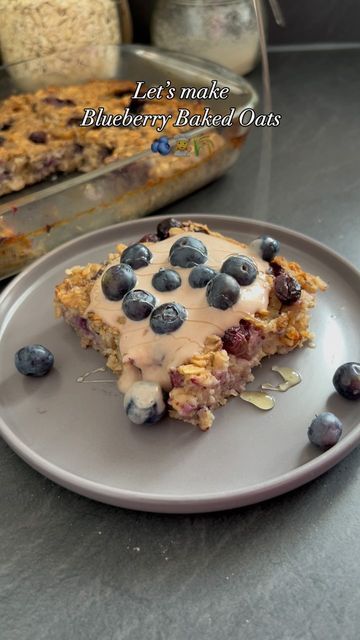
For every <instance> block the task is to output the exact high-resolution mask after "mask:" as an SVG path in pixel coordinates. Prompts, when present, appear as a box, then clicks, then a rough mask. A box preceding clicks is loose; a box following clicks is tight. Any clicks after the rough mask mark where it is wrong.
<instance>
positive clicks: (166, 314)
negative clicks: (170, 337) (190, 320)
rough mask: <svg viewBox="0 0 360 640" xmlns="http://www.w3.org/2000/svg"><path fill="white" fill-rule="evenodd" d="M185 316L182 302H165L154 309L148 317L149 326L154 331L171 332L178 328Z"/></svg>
mask: <svg viewBox="0 0 360 640" xmlns="http://www.w3.org/2000/svg"><path fill="white" fill-rule="evenodd" d="M186 317H187V313H186V309H185V307H183V306H182V304H179V303H177V302H167V303H166V304H161V305H160V306H159V307H156V309H154V311H153V312H152V314H151V317H150V327H151V328H152V330H153V331H154V333H159V334H164V333H172V332H173V331H177V329H180V327H181V325H182V324H183V322H184V321H185V320H186Z"/></svg>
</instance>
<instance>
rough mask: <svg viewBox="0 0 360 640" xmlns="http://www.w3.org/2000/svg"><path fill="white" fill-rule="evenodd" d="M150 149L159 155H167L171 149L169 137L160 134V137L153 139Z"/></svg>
mask: <svg viewBox="0 0 360 640" xmlns="http://www.w3.org/2000/svg"><path fill="white" fill-rule="evenodd" d="M151 151H152V152H153V153H160V155H162V156H167V155H169V153H170V151H171V146H170V144H169V138H168V137H167V136H161V138H158V139H157V140H154V142H153V143H152V145H151Z"/></svg>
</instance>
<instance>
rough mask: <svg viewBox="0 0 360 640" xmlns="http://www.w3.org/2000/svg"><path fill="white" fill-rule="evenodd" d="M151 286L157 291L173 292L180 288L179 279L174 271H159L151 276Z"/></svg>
mask: <svg viewBox="0 0 360 640" xmlns="http://www.w3.org/2000/svg"><path fill="white" fill-rule="evenodd" d="M151 284H152V286H153V287H154V289H156V290H157V291H173V290H174V289H177V288H178V287H180V286H181V278H180V275H179V274H178V272H177V271H174V269H160V270H159V271H158V272H157V273H155V274H154V275H153V278H152V281H151Z"/></svg>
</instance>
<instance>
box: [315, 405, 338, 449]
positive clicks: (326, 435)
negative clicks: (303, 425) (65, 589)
mask: <svg viewBox="0 0 360 640" xmlns="http://www.w3.org/2000/svg"><path fill="white" fill-rule="evenodd" d="M341 434H342V423H341V422H340V420H339V418H337V417H336V416H335V415H334V414H333V413H330V412H329V411H324V413H319V415H317V416H316V417H315V418H314V420H313V421H312V423H311V425H310V427H309V428H308V438H309V440H310V442H311V443H312V444H315V445H316V446H317V447H320V448H321V449H329V447H332V446H334V444H336V443H337V442H338V440H339V438H340V436H341Z"/></svg>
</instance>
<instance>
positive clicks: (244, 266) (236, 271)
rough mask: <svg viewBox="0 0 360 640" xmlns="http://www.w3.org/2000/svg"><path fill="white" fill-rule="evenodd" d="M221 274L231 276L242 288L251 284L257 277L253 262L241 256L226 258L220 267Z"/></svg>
mask: <svg viewBox="0 0 360 640" xmlns="http://www.w3.org/2000/svg"><path fill="white" fill-rule="evenodd" d="M221 272H222V273H227V274H228V275H229V276H232V277H233V278H235V280H236V282H237V283H238V284H240V285H242V286H247V285H249V284H252V283H253V282H254V280H255V278H256V276H257V275H258V269H257V266H256V264H255V262H254V260H252V259H251V258H248V256H242V255H237V256H230V257H229V258H227V259H226V260H225V262H224V263H223V265H222V267H221Z"/></svg>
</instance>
